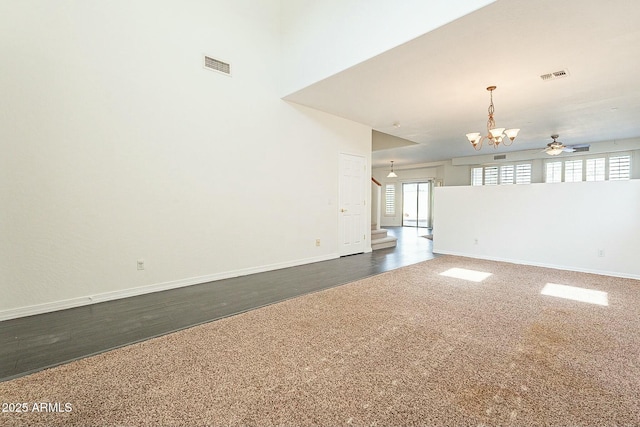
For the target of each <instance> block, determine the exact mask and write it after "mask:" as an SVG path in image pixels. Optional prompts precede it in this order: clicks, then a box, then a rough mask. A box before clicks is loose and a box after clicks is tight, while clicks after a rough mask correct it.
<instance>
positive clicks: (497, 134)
mask: <svg viewBox="0 0 640 427" xmlns="http://www.w3.org/2000/svg"><path fill="white" fill-rule="evenodd" d="M495 89H496V86H489V87H488V88H487V90H488V91H489V94H490V99H491V103H490V104H489V109H488V111H489V120H487V136H486V137H484V136H481V135H480V132H474V133H468V134H467V139H468V140H469V142H470V143H471V145H473V148H475V149H476V150H480V149H481V148H482V141H483V140H484V138H487V139H488V140H489V145H493V147H494V148H498V145H500V144H502V145H504V146H509V145H511V144H513V140H514V139H516V136H517V135H518V132H520V129H507V130H505V128H497V127H496V121H495V120H494V118H493V113H494V111H495V108H494V106H493V91H494V90H495ZM505 138H506V139H505ZM507 141H510V142H509V143H507Z"/></svg>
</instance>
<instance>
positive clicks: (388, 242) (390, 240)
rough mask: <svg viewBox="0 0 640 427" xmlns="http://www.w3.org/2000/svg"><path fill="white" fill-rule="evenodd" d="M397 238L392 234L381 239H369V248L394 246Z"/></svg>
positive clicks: (376, 248)
mask: <svg viewBox="0 0 640 427" xmlns="http://www.w3.org/2000/svg"><path fill="white" fill-rule="evenodd" d="M397 242H398V239H397V238H395V237H393V236H387V237H384V238H382V239H376V240H373V239H372V240H371V249H372V250H374V251H375V250H378V249H384V248H393V247H394V246H396V244H397Z"/></svg>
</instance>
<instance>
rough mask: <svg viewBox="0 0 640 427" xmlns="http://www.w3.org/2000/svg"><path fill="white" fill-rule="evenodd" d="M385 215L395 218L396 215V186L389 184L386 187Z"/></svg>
mask: <svg viewBox="0 0 640 427" xmlns="http://www.w3.org/2000/svg"><path fill="white" fill-rule="evenodd" d="M384 214H385V215H388V216H395V214H396V185H395V184H387V185H385V187H384Z"/></svg>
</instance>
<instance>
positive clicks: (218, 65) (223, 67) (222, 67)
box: [204, 55, 231, 76]
mask: <svg viewBox="0 0 640 427" xmlns="http://www.w3.org/2000/svg"><path fill="white" fill-rule="evenodd" d="M204 68H206V69H207V70H211V71H217V72H219V73H222V74H226V75H227V76H230V75H231V64H228V63H226V62H224V61H220V60H219V59H215V58H212V57H210V56H207V55H205V56H204Z"/></svg>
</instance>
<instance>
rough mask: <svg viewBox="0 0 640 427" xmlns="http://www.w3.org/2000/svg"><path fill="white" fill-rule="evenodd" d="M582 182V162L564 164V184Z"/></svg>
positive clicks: (572, 161)
mask: <svg viewBox="0 0 640 427" xmlns="http://www.w3.org/2000/svg"><path fill="white" fill-rule="evenodd" d="M579 181H582V160H567V161H565V162H564V182H579Z"/></svg>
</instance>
